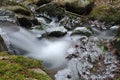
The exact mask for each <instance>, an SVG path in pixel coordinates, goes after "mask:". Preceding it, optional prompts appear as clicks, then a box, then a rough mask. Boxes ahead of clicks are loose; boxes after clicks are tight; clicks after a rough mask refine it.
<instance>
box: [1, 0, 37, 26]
mask: <svg viewBox="0 0 120 80" xmlns="http://www.w3.org/2000/svg"><path fill="white" fill-rule="evenodd" d="M8 2H9V3H8V4H7V1H4V3H3V4H4V5H2V8H3V9H6V10H9V11H12V12H14V13H15V16H16V17H17V19H18V22H19V24H20V26H23V27H25V28H26V27H27V28H28V27H31V26H32V25H38V24H39V23H38V21H37V19H36V18H35V16H34V14H33V12H32V11H31V10H30V9H29V8H27V7H26V6H25V5H22V4H21V3H17V2H15V1H8ZM21 19H22V20H24V21H21ZM24 22H26V23H24ZM28 23H29V24H28Z"/></svg>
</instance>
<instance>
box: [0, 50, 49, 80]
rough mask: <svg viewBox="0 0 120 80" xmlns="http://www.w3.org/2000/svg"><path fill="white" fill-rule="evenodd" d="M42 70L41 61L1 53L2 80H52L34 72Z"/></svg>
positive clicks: (0, 71)
mask: <svg viewBox="0 0 120 80" xmlns="http://www.w3.org/2000/svg"><path fill="white" fill-rule="evenodd" d="M31 69H41V70H42V71H44V72H45V70H44V68H43V66H42V65H41V61H39V60H34V59H30V58H27V57H22V56H15V55H9V54H6V53H3V52H0V80H7V79H9V80H51V78H50V77H49V76H48V75H47V73H46V72H45V73H46V74H42V73H38V72H35V71H32V70H31Z"/></svg>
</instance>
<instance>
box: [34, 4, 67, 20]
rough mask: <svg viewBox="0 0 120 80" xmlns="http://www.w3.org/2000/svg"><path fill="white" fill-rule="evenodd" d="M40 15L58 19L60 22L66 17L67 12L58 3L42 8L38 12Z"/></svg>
mask: <svg viewBox="0 0 120 80" xmlns="http://www.w3.org/2000/svg"><path fill="white" fill-rule="evenodd" d="M36 11H37V12H38V14H43V16H44V15H47V16H49V17H51V18H56V19H57V20H58V21H59V20H61V19H62V18H63V17H64V15H65V10H64V9H63V8H61V7H60V6H59V5H57V4H56V3H49V4H45V5H43V6H40V7H39V8H38V9H37V10H36Z"/></svg>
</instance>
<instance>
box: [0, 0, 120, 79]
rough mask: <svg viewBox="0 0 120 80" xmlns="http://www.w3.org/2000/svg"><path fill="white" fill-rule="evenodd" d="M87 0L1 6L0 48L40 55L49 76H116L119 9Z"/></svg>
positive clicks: (36, 56)
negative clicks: (99, 5)
mask: <svg viewBox="0 0 120 80" xmlns="http://www.w3.org/2000/svg"><path fill="white" fill-rule="evenodd" d="M91 1H92V0H91ZM91 1H90V2H89V1H88V2H81V1H78V2H79V3H80V4H82V3H84V4H82V6H78V4H77V5H76V6H77V8H76V7H75V6H72V4H73V3H74V1H73V2H69V1H68V3H69V4H66V3H67V1H66V0H65V2H64V1H63V2H61V3H64V5H61V3H59V2H58V1H57V0H56V1H54V0H53V1H52V2H51V1H49V0H48V1H47V0H46V4H45V5H42V4H44V3H42V2H41V0H40V1H33V2H32V1H30V2H29V1H27V0H26V2H25V1H22V0H20V1H17V2H14V4H13V3H10V4H8V6H5V5H2V7H1V10H0V30H1V31H0V35H1V44H0V45H1V46H0V50H1V51H7V52H9V53H10V54H17V55H22V56H25V57H26V56H27V57H30V58H34V59H38V60H42V61H43V65H44V67H45V68H46V69H47V70H48V71H50V72H52V73H50V74H52V76H53V77H54V78H53V79H55V80H117V79H118V80H119V76H120V69H119V67H120V62H119V61H120V58H119V57H120V53H119V52H120V51H119V42H120V39H119V36H120V35H119V29H120V28H119V15H118V13H119V11H116V10H115V8H114V7H110V8H109V9H108V8H106V6H105V5H104V7H98V6H96V7H94V8H93V4H94V2H93V1H92V2H91ZM18 2H21V4H19V3H18ZM49 2H50V3H49ZM5 3H6V2H4V4H5ZM40 3H41V4H40ZM41 5H42V6H41ZM89 6H90V8H89ZM15 7H16V8H15ZM97 7H98V8H97ZM75 8H76V9H75ZM103 8H104V9H103ZM6 9H7V10H6ZM73 9H74V10H75V11H73V12H74V13H72V11H71V10H73ZM78 9H80V10H81V11H76V10H78ZM92 9H93V10H92ZM101 9H102V10H103V14H101V13H100V12H99V10H101ZM86 10H87V11H86ZM91 10H92V11H91ZM69 11H71V12H69ZM97 11H98V12H97ZM104 11H106V12H104ZM79 12H81V13H80V14H81V15H79V14H78V13H79ZM109 12H110V14H111V15H112V16H113V17H107V16H108V15H109ZM76 13H77V14H76ZM89 13H90V14H89ZM94 13H96V14H94ZM83 15H84V16H83ZM85 15H87V16H85ZM99 15H100V16H101V17H99ZM96 16H98V17H96ZM116 16H117V17H116ZM90 19H92V20H90ZM104 21H105V22H104Z"/></svg>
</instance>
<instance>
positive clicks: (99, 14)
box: [89, 6, 120, 25]
mask: <svg viewBox="0 0 120 80" xmlns="http://www.w3.org/2000/svg"><path fill="white" fill-rule="evenodd" d="M89 18H90V19H93V20H100V21H102V22H105V23H106V24H111V25H114V24H120V11H119V10H117V9H115V8H113V7H108V6H96V7H95V8H94V9H93V10H92V11H91V13H90V14H89Z"/></svg>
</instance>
